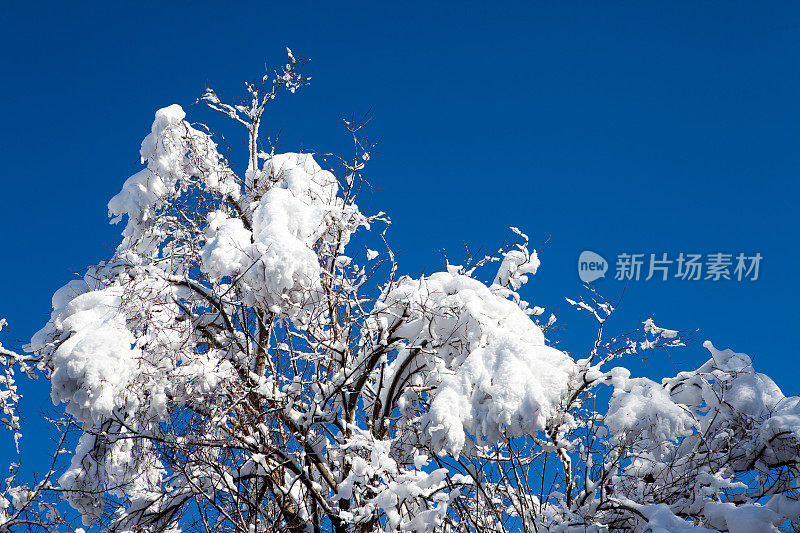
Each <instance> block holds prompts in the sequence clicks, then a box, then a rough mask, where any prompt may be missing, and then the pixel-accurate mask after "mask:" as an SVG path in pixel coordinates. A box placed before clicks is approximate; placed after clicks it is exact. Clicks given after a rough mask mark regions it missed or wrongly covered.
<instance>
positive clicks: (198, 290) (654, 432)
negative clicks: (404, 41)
mask: <svg viewBox="0 0 800 533" xmlns="http://www.w3.org/2000/svg"><path fill="white" fill-rule="evenodd" d="M303 63H304V62H303V61H300V60H295V58H294V57H293V56H292V55H291V52H290V54H289V60H288V63H287V64H286V65H285V66H284V67H283V68H282V69H281V70H280V71H279V72H276V73H274V75H270V76H269V77H268V76H265V77H264V78H263V82H261V83H259V84H257V85H256V84H253V85H251V84H248V85H246V89H247V92H248V97H247V100H246V101H245V102H244V103H241V104H228V103H225V102H224V101H223V100H222V99H220V98H219V97H218V96H217V94H216V93H215V92H214V91H212V90H208V91H207V92H206V93H205V94H204V95H203V96H202V100H203V101H204V102H205V103H206V104H207V105H209V106H210V107H211V108H212V109H214V110H216V111H219V112H221V113H222V114H223V115H225V116H226V117H228V118H230V119H232V120H233V121H235V122H237V123H239V124H240V125H241V126H243V127H244V128H245V129H246V133H247V136H248V143H247V152H246V155H247V168H246V170H245V171H244V172H243V173H238V172H237V171H236V170H235V169H234V168H233V166H232V164H231V163H229V161H228V160H226V159H225V158H224V157H223V156H222V155H221V154H220V153H219V151H218V149H217V145H216V144H215V141H214V139H213V136H212V135H211V134H210V133H209V131H210V130H208V129H207V128H206V127H205V126H201V125H197V124H191V123H190V122H188V121H187V120H186V116H185V113H184V111H183V109H182V108H181V107H179V106H178V105H171V106H169V107H166V108H164V109H161V110H159V111H158V112H157V113H156V115H155V121H154V122H153V126H152V130H151V132H150V133H149V134H148V135H147V136H146V137H145V139H144V141H143V142H142V146H141V157H142V162H143V164H145V165H146V166H145V168H143V169H142V170H141V171H140V172H138V173H136V174H134V175H133V176H131V177H130V178H128V179H127V181H125V183H124V185H123V186H122V190H121V192H120V193H119V194H117V195H116V196H114V197H113V198H112V199H111V201H110V202H109V204H108V207H109V213H110V215H111V216H113V217H114V218H113V221H114V222H119V221H124V222H125V227H124V230H123V233H122V236H123V238H122V241H121V243H120V244H119V246H118V248H117V249H116V251H115V253H114V254H113V256H112V257H111V258H110V259H108V260H107V261H104V262H101V263H99V264H97V265H95V266H91V267H89V268H88V269H87V270H86V273H85V275H84V276H83V277H82V278H80V279H76V280H74V281H71V282H70V283H68V284H67V285H66V286H65V287H63V288H61V289H60V290H58V291H57V292H56V293H55V295H54V296H53V311H52V316H51V318H50V320H49V322H48V323H47V324H46V325H45V326H44V328H43V329H42V330H41V331H39V332H38V333H37V334H36V335H35V336H34V338H33V339H32V341H31V343H30V345H29V346H27V347H26V350H27V351H28V353H29V355H24V356H23V355H19V354H17V353H14V352H11V351H9V350H6V349H3V348H0V361H2V362H4V366H3V368H4V369H6V372H5V374H4V376H5V377H4V378H3V377H0V401H1V402H2V407H3V411H4V413H5V418H4V420H3V421H4V423H5V424H6V425H7V426H8V427H9V428H10V430H11V431H13V432H15V433H18V432H19V431H20V427H19V422H18V418H17V415H16V412H15V402H16V401H17V400H18V396H17V394H16V389H15V385H14V379H13V377H14V374H13V368H16V367H17V366H18V365H22V369H23V370H26V371H27V372H38V373H39V374H42V375H44V376H45V377H46V379H48V380H49V382H50V384H51V386H52V392H51V396H52V401H53V402H54V404H56V405H62V406H63V409H64V412H65V417H66V418H65V420H64V421H62V425H61V427H62V429H63V431H64V439H63V440H62V444H61V448H60V449H58V450H54V452H56V453H55V454H54V457H56V461H55V462H54V466H53V467H52V468H51V469H50V472H49V473H47V474H46V475H42V476H41V480H40V481H39V482H36V483H33V484H31V485H30V486H28V485H19V484H18V483H17V481H16V477H15V476H13V475H12V477H11V478H9V479H8V480H7V482H6V485H5V487H4V488H3V492H0V530H3V529H14V530H18V529H19V530H22V529H24V528H26V527H27V528H31V529H35V528H37V527H41V528H44V529H51V530H57V529H58V528H62V529H68V528H69V524H68V521H66V520H65V519H64V518H62V517H63V516H64V514H63V509H62V507H63V504H62V505H61V506H59V505H58V504H57V502H56V501H54V500H53V497H54V495H58V496H60V497H61V498H63V499H64V500H66V501H67V502H68V503H69V505H70V506H71V507H72V508H74V509H75V510H77V511H78V512H79V513H80V516H81V518H82V521H83V527H86V528H92V527H94V528H98V529H100V530H108V531H126V532H142V531H153V532H155V531H170V532H179V531H186V532H189V531H206V532H225V531H236V532H242V533H245V532H247V533H256V532H272V531H288V532H293V533H299V532H318V531H334V532H371V531H419V532H433V531H443V532H445V531H447V532H450V531H453V532H455V531H464V532H467V531H476V532H487V531H492V532H495V531H525V532H529V531H553V532H568V531H575V532H577V531H596V532H600V531H639V532H646V531H650V532H674V533H677V532H687V533H688V532H701V531H729V532H731V533H740V532H761V531H764V532H768V531H778V530H795V531H796V530H798V527H800V501H798V489H799V487H798V465H799V464H800V399H799V398H798V397H786V396H784V395H783V394H782V393H781V391H780V390H779V389H778V387H777V386H776V385H775V383H774V382H773V381H772V380H770V379H769V378H768V377H767V376H765V375H763V374H759V373H756V372H755V371H754V370H753V366H752V364H751V360H750V359H749V358H748V357H747V356H746V355H743V354H738V353H734V352H733V351H730V350H718V349H716V348H715V347H714V346H712V345H711V344H710V343H708V342H707V343H705V345H704V346H705V348H706V349H707V350H708V352H709V354H708V355H707V357H708V356H710V358H709V359H708V361H707V362H705V363H704V364H702V365H701V366H700V367H699V368H698V369H697V370H694V371H689V372H681V373H679V374H678V375H677V376H674V377H669V378H666V379H664V380H662V381H661V382H660V383H658V382H655V381H651V380H650V379H646V378H633V377H631V376H630V372H629V371H628V370H626V369H625V368H624V367H622V366H615V365H617V364H620V362H624V360H625V357H630V356H631V355H632V354H635V353H637V352H642V351H647V350H651V349H654V348H669V347H676V346H682V345H683V340H682V338H681V335H680V334H679V333H678V332H677V331H671V330H667V329H664V328H661V327H658V326H657V325H655V324H654V323H653V322H652V320H647V321H645V322H644V323H643V324H641V326H640V327H638V329H636V330H635V331H633V332H630V331H628V332H625V333H614V332H609V331H608V319H609V317H611V316H612V314H613V312H614V308H613V306H612V305H611V304H610V303H609V302H607V301H606V300H604V299H603V298H601V297H600V296H599V295H598V294H596V293H595V292H593V291H591V290H589V291H588V293H587V296H585V297H584V299H582V300H579V301H575V300H569V302H570V304H571V305H572V306H574V307H575V308H577V309H578V310H580V311H584V312H586V313H587V317H588V318H589V320H590V321H591V322H592V323H593V324H594V325H595V326H596V330H597V335H596V338H595V340H594V342H593V343H592V344H591V345H590V346H588V347H587V348H586V349H585V350H584V351H583V352H580V351H575V352H573V353H567V352H565V351H562V350H559V349H557V348H555V347H553V346H552V345H551V343H550V342H549V341H548V331H549V329H550V328H551V326H552V325H553V323H554V322H555V317H554V316H553V315H549V317H550V318H549V319H545V320H540V319H541V318H543V317H544V316H545V315H544V314H543V312H544V310H543V309H542V308H540V307H534V306H529V305H528V303H526V302H525V301H523V300H522V299H521V298H520V295H519V293H518V291H519V290H520V288H521V287H522V285H523V284H524V283H525V282H526V281H527V279H528V276H530V275H533V274H535V273H536V270H537V268H538V267H539V257H538V255H537V253H536V251H534V250H529V247H528V238H527V237H526V236H525V235H524V234H523V233H522V232H521V231H519V230H516V229H514V238H515V240H514V242H512V243H511V244H510V245H508V246H505V247H503V248H502V249H501V250H500V251H498V252H497V253H496V254H494V255H491V256H487V257H483V258H477V259H468V260H466V261H465V265H464V266H456V265H451V264H448V265H445V268H443V269H442V271H440V272H435V273H433V274H430V275H426V276H422V277H419V278H414V277H410V276H403V275H401V274H400V272H401V271H400V267H399V266H398V264H397V262H396V260H395V255H394V254H393V252H392V250H391V248H390V247H389V245H388V244H387V240H386V228H387V226H388V223H389V220H388V218H387V216H386V215H384V214H383V213H372V214H370V213H364V212H362V210H361V209H360V208H359V206H358V204H357V203H356V200H357V199H358V193H359V191H360V190H361V189H362V185H363V184H364V173H365V168H366V165H367V163H368V161H369V159H370V155H371V152H372V150H373V148H374V145H373V144H371V143H370V142H369V141H368V140H367V139H366V138H365V137H364V136H363V134H362V123H361V122H357V121H355V122H353V121H351V122H345V125H346V128H347V131H348V132H349V134H350V136H351V137H352V140H353V153H352V154H351V156H348V157H339V158H332V157H325V155H324V154H315V153H283V154H278V153H275V152H274V151H273V150H270V149H268V148H266V147H264V146H262V144H261V143H260V142H259V128H260V126H261V122H262V119H263V117H264V112H265V109H266V108H267V107H266V106H267V105H268V104H270V102H271V101H272V100H273V99H275V97H276V96H277V95H278V94H279V92H281V91H282V90H284V89H286V90H288V91H291V92H294V91H295V90H296V89H298V88H300V87H301V86H303V85H305V84H306V83H307V81H308V80H307V78H306V77H305V76H304V75H303V74H302V68H301V67H302V66H303ZM243 156H244V154H243ZM243 156H242V159H243ZM325 161H335V162H336V166H335V168H330V169H326V168H323V166H321V163H324V162H325ZM370 246H372V248H377V249H378V250H377V251H374V250H373V249H372V248H370ZM65 451H68V452H69V454H65V453H63V452H65ZM59 457H67V462H68V464H65V465H63V467H62V469H61V470H58V468H59V467H58V464H59V463H58V458H59ZM14 472H16V467H14V469H13V470H12V474H13V473H14ZM54 472H56V474H55V475H54V474H53V473H54Z"/></svg>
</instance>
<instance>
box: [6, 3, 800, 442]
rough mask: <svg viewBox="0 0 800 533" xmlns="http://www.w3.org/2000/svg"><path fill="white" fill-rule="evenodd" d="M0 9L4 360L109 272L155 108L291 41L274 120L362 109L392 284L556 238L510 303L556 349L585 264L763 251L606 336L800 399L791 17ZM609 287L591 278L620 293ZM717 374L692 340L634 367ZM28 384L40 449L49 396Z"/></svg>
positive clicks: (311, 123) (333, 139)
mask: <svg viewBox="0 0 800 533" xmlns="http://www.w3.org/2000/svg"><path fill="white" fill-rule="evenodd" d="M0 17H2V18H0V22H1V23H2V31H0V46H2V49H3V53H2V55H0V67H1V68H2V78H3V83H2V84H0V99H1V100H2V102H3V122H4V127H3V128H0V151H1V153H2V158H3V162H4V165H3V174H4V175H3V179H2V180H0V198H2V199H3V208H2V210H0V228H2V234H1V235H2V237H0V243H1V244H2V252H0V257H2V260H0V280H2V281H0V283H2V290H0V316H5V317H6V318H7V319H8V321H9V323H10V325H11V327H10V330H9V332H8V333H7V334H6V335H5V337H4V338H3V343H4V344H5V345H7V346H9V347H12V348H19V346H21V344H23V343H24V342H27V340H28V339H29V338H30V335H31V334H32V333H33V332H35V331H36V330H37V329H38V328H39V327H40V326H41V325H43V324H44V322H45V321H46V319H47V316H48V314H49V310H50V304H49V301H50V296H51V294H52V293H53V291H55V290H56V289H57V288H59V287H60V286H61V285H63V284H64V283H65V282H67V281H68V280H69V279H71V276H72V272H73V271H75V270H79V269H81V268H83V267H84V266H86V265H88V264H92V263H96V262H98V261H100V260H103V259H105V258H107V257H109V256H110V254H111V251H112V250H113V248H114V247H115V246H116V243H117V239H118V235H119V232H120V231H121V229H122V228H121V227H120V226H109V225H108V224H107V209H106V202H107V201H108V199H109V198H110V197H111V196H112V195H114V194H115V193H116V192H117V191H118V190H119V189H120V187H121V185H122V182H123V181H124V179H125V178H126V177H128V176H129V175H130V174H132V173H133V172H135V171H136V170H138V169H139V168H140V167H139V162H138V148H139V144H140V142H141V139H142V138H143V137H144V135H145V134H146V133H147V132H148V131H149V127H150V124H151V122H152V118H153V113H154V111H155V110H156V109H158V108H160V107H164V106H166V105H169V104H171V103H179V104H181V105H184V106H185V107H186V108H187V110H188V112H189V117H190V119H192V120H200V121H208V122H211V121H212V120H216V118H214V117H213V115H212V114H210V113H209V112H208V111H207V110H204V109H202V108H201V107H200V106H191V105H190V104H192V102H194V101H195V100H196V98H197V97H198V96H199V95H200V94H201V93H202V91H203V89H204V87H205V86H206V85H207V84H210V85H211V86H213V87H214V88H216V89H217V90H218V91H219V92H220V93H221V94H222V95H227V96H238V95H240V94H241V89H242V85H241V82H242V81H243V80H249V79H254V78H256V77H257V76H259V74H260V73H261V72H262V70H263V65H264V64H265V63H268V64H271V65H279V64H280V63H281V62H282V61H283V60H284V47H285V46H289V47H291V48H292V49H293V50H294V51H295V52H296V54H297V55H303V56H306V57H310V58H311V63H310V65H309V67H308V73H309V74H311V75H312V76H313V81H312V85H311V86H309V87H306V88H304V89H303V90H301V91H299V92H298V93H297V94H296V95H284V96H282V97H281V98H280V99H279V100H278V101H277V102H276V105H275V106H274V107H273V109H271V110H270V112H269V116H268V117H267V119H266V120H267V127H268V128H269V130H270V132H272V133H273V134H274V133H275V132H278V131H280V132H281V139H282V142H281V145H280V146H281V148H282V149H283V150H286V151H292V150H297V149H299V148H300V147H304V148H313V149H318V150H321V151H337V150H344V149H345V147H346V143H347V139H346V137H345V135H344V134H343V130H342V129H341V127H340V125H339V123H338V118H339V117H340V116H343V115H350V114H351V113H353V112H355V113H363V112H366V111H367V110H369V109H371V110H372V113H373V115H374V120H373V122H372V123H371V126H370V132H371V134H372V135H373V136H374V137H381V138H382V142H381V144H380V147H379V152H380V153H379V154H378V155H377V156H376V157H375V158H374V160H373V161H372V163H371V168H370V173H369V176H368V177H369V179H370V180H371V182H372V184H373V185H374V186H375V187H376V189H375V191H374V193H372V195H371V196H370V197H369V198H368V199H363V200H362V201H361V205H362V207H364V208H369V210H371V211H373V212H374V211H377V210H383V211H386V212H388V213H389V214H390V216H391V217H392V219H393V222H394V224H393V228H392V230H391V233H390V235H391V242H392V243H393V245H394V247H395V248H396V249H397V250H399V251H400V252H401V253H402V255H401V256H400V257H401V261H402V265H403V267H404V269H405V271H406V272H409V273H412V274H418V273H419V272H422V271H427V272H430V271H432V270H434V269H437V268H440V267H441V264H442V262H441V254H440V250H442V249H443V248H444V249H446V250H448V251H449V256H450V257H451V258H452V260H453V262H458V259H459V257H460V250H461V249H462V246H463V243H464V242H466V243H467V244H468V245H469V246H470V247H471V248H478V247H479V246H485V247H486V248H487V249H494V248H496V246H497V245H498V244H499V243H500V241H501V240H502V239H503V238H504V237H505V236H506V234H507V228H508V226H511V225H515V226H519V227H520V228H521V229H522V230H523V231H525V232H527V233H528V234H529V235H530V236H531V240H532V242H533V243H537V244H538V243H541V242H544V241H545V240H548V239H549V241H548V244H547V246H546V247H545V248H544V249H543V250H542V251H541V259H542V267H541V270H540V272H539V273H538V274H537V275H536V277H535V279H534V280H532V282H531V283H530V284H529V286H528V289H527V290H526V292H525V293H524V296H525V297H526V298H527V299H529V300H531V301H532V302H533V303H535V304H536V305H541V306H544V307H546V308H547V309H548V310H551V309H552V308H553V307H554V306H558V307H559V309H560V313H559V323H560V324H563V325H564V326H565V328H567V329H565V330H564V332H563V335H562V336H563V339H564V340H565V341H568V340H569V339H570V335H569V331H570V329H569V328H570V327H573V328H575V331H580V327H579V324H581V322H580V320H579V318H578V316H577V315H576V314H575V313H574V312H570V311H568V310H567V309H566V305H565V304H564V300H563V298H564V296H571V297H575V296H577V295H580V294H581V286H580V280H579V279H578V276H577V266H576V264H577V258H578V255H579V254H580V252H581V251H583V250H587V249H588V250H593V251H595V252H598V253H600V254H601V255H602V256H603V257H605V258H606V259H609V260H611V261H612V262H613V261H614V259H615V256H616V255H617V254H618V253H622V252H628V253H644V254H650V253H656V254H659V255H660V254H661V253H668V254H670V255H671V256H674V255H677V254H678V253H680V252H685V253H702V254H709V253H715V252H726V253H732V254H738V253H740V252H741V253H747V254H754V253H756V252H758V253H760V254H761V255H762V256H763V257H764V259H763V262H762V264H761V271H760V276H759V279H758V280H757V281H742V282H737V281H727V282H711V281H699V282H691V281H683V280H676V279H671V280H669V281H666V282H665V281H657V280H650V281H647V282H644V281H640V282H638V283H637V282H634V283H630V284H629V285H628V287H627V289H626V292H625V297H624V300H623V303H622V309H621V313H620V315H619V318H618V322H617V326H618V327H619V328H620V329H625V328H626V327H627V326H630V325H634V324H636V323H638V322H639V321H641V320H643V319H645V318H647V317H649V316H651V315H655V318H656V321H657V322H658V323H661V324H663V325H665V326H667V327H671V328H676V329H678V328H680V329H698V328H699V329H700V333H698V334H697V335H695V338H696V339H697V340H698V341H702V340H705V339H711V340H712V341H713V342H714V343H715V344H716V345H717V347H731V348H733V349H735V350H736V351H742V352H745V353H748V354H750V355H751V356H753V358H754V360H755V364H756V368H757V369H759V370H760V371H762V372H765V373H767V374H769V375H770V376H771V377H773V379H775V381H776V382H777V383H778V384H779V385H780V386H781V387H782V388H783V390H784V392H785V393H787V394H797V393H799V392H800V387H799V386H798V385H797V378H798V377H800V371H799V370H798V367H797V363H796V355H795V350H796V348H795V344H794V341H795V337H796V332H795V329H796V325H797V323H798V320H799V319H800V311H798V304H797V302H798V297H799V296H800V290H799V289H800V286H799V285H800V283H799V282H798V268H799V267H800V252H798V247H797V243H798V237H799V236H800V231H799V230H800V224H799V223H798V218H797V213H796V209H795V206H796V202H797V200H798V197H799V196H798V192H800V185H798V181H797V179H796V177H797V172H798V168H800V151H799V150H798V148H799V147H800V97H799V96H798V95H800V70H798V58H800V4H797V3H796V2H782V1H776V2H769V3H760V2H747V3H744V2H703V1H691V2H688V1H686V2H679V1H675V2H659V3H656V2H588V1H587V2H561V3H556V2H519V3H503V4H499V5H494V6H492V7H489V6H487V5H484V4H478V3H462V2H459V3H455V2H453V3H450V2H439V3H435V4H434V3H414V2H403V3H392V4H388V3H383V2H370V3H364V4H348V3H339V2H337V3H330V4H327V5H315V4H312V3H304V2H281V3H268V2H261V3H251V4H249V5H247V6H245V5H235V4H234V3H228V4H226V5H224V6H220V5H219V4H216V3H215V4H212V3H211V2H171V3H169V5H167V6H164V5H159V4H157V3H150V2H137V3H136V4H135V5H134V4H130V5H126V4H123V3H117V2H107V3H102V4H101V3H95V4H81V5H80V6H78V4H74V3H73V4H70V3H63V2H59V3H47V2H44V3H39V4H37V5H30V4H28V5H24V6H23V4H22V3H18V4H17V5H13V6H5V7H4V10H3V13H2V14H0ZM213 124H219V122H215V123H213ZM223 131H224V133H226V135H227V136H228V139H229V141H230V142H231V144H232V145H233V146H235V147H237V148H238V147H239V146H240V145H239V144H237V143H238V142H239V141H240V139H239V138H238V137H237V135H238V134H237V133H236V131H235V130H225V129H223ZM612 269H613V265H612ZM611 274H612V275H610V276H607V277H606V279H602V280H599V281H597V282H596V283H595V285H596V287H597V288H598V290H600V291H601V292H603V293H606V294H608V295H609V296H611V297H616V296H618V295H619V294H620V292H621V290H622V288H623V286H624V285H623V284H622V283H621V282H618V281H614V280H613V279H612V278H613V272H612V273H611ZM565 344H567V346H566V347H573V348H577V347H578V346H576V345H575V344H574V343H572V344H571V343H569V342H565ZM705 358H706V356H705V354H704V350H703V349H702V348H701V347H700V346H699V343H698V344H696V345H694V346H693V347H690V348H689V349H686V350H683V351H677V352H673V353H672V360H671V361H670V360H668V359H667V358H666V357H663V356H661V355H657V356H656V355H654V356H653V357H651V359H650V360H649V361H648V362H647V364H645V365H644V366H642V368H641V371H642V372H645V373H647V374H648V375H651V376H652V377H659V376H662V375H664V374H665V373H666V372H672V371H673V370H674V366H673V365H674V364H678V365H682V366H679V368H682V369H685V368H688V366H691V365H699V364H700V363H702V362H703V361H704V360H705ZM23 385H24V387H23V391H24V392H25V393H26V395H27V397H26V400H25V402H26V403H25V404H24V406H23V407H24V410H23V413H24V414H25V415H26V417H27V418H28V420H29V421H32V423H33V424H34V431H37V430H36V429H35V428H36V427H38V426H36V425H35V424H36V423H37V422H36V418H37V415H38V413H39V410H40V409H41V408H46V407H47V405H48V400H47V392H48V391H47V388H46V384H41V383H40V384H38V385H35V386H32V385H30V384H28V383H23ZM34 434H35V433H34Z"/></svg>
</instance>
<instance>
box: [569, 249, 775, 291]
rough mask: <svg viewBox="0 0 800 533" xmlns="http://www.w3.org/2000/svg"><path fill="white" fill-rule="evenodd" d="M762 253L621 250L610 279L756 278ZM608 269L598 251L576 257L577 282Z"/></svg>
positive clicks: (604, 273)
mask: <svg viewBox="0 0 800 533" xmlns="http://www.w3.org/2000/svg"><path fill="white" fill-rule="evenodd" d="M762 259H763V256H762V255H761V254H760V253H756V254H754V255H746V254H744V253H739V254H726V253H722V252H716V253H711V254H690V253H683V252H681V253H679V254H677V255H672V256H670V255H668V254H666V253H661V254H634V253H621V254H618V255H617V261H616V264H615V265H614V267H615V273H614V279H616V280H620V281H639V280H644V281H648V280H650V279H654V278H655V279H658V280H662V281H666V280H668V279H680V280H688V281H699V280H710V281H720V280H732V279H733V280H736V281H743V280H749V281H756V280H757V279H758V273H759V268H760V266H761V261H762ZM608 270H609V263H608V261H606V260H605V258H604V257H603V256H601V255H600V254H598V253H595V252H592V251H589V250H585V251H583V252H581V255H580V257H579V258H578V276H579V277H580V278H581V281H584V282H586V283H590V282H592V281H595V280H597V279H599V278H604V277H605V276H606V272H608Z"/></svg>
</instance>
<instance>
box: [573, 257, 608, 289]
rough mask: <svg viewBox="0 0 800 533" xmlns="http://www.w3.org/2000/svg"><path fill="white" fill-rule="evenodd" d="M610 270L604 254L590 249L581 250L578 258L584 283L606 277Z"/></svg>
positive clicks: (579, 270) (579, 271)
mask: <svg viewBox="0 0 800 533" xmlns="http://www.w3.org/2000/svg"><path fill="white" fill-rule="evenodd" d="M607 271H608V261H606V260H605V259H604V258H603V256H602V255H600V254H596V253H594V252H591V251H589V250H585V251H583V252H581V256H580V257H579V258H578V276H579V277H580V278H581V281H583V282H584V283H591V282H592V281H594V280H596V279H599V278H604V277H605V276H606V272H607Z"/></svg>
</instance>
